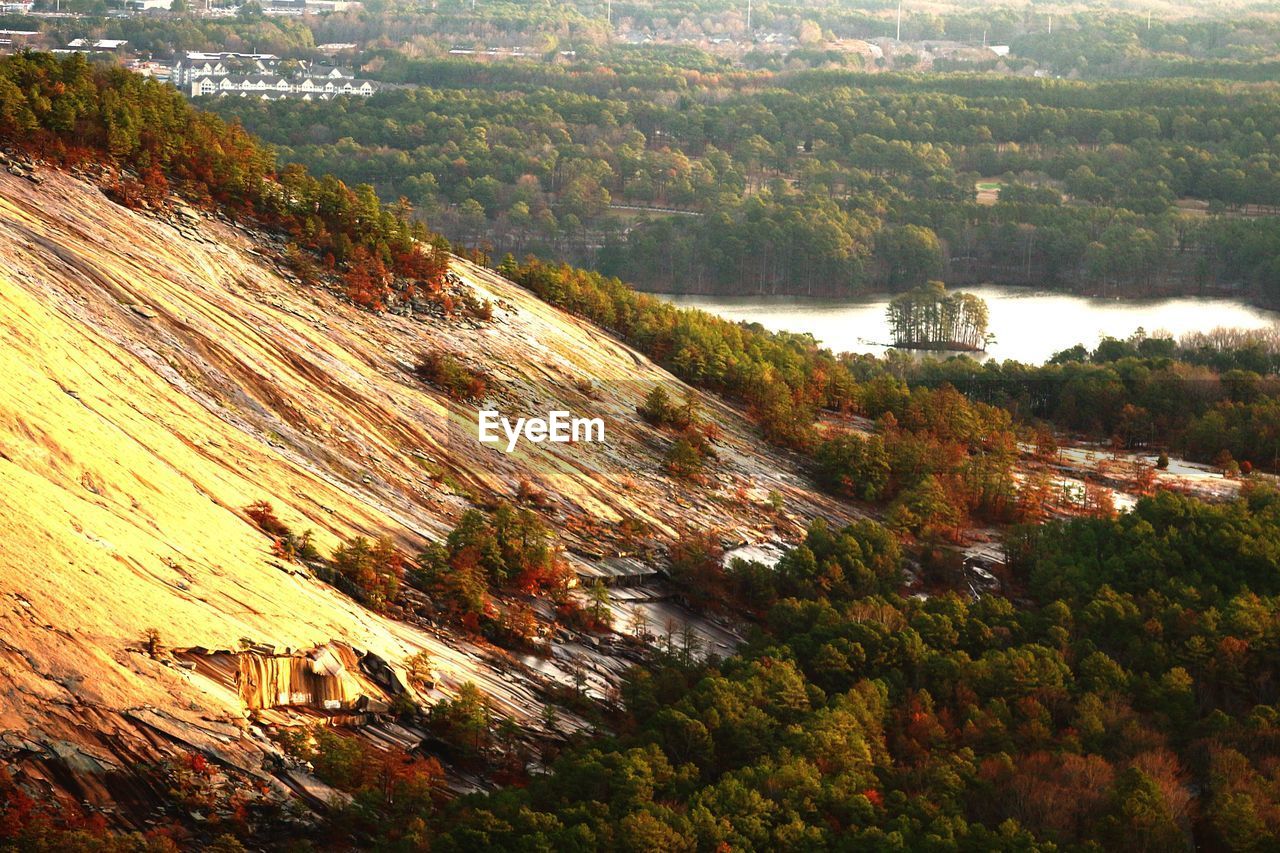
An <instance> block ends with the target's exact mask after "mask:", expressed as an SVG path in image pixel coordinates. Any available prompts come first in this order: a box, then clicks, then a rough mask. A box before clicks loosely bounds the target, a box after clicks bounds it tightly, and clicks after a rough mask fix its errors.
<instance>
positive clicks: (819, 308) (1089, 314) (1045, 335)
mask: <svg viewBox="0 0 1280 853" xmlns="http://www.w3.org/2000/svg"><path fill="white" fill-rule="evenodd" d="M960 289H963V290H964V291H966V292H968V293H973V294H976V295H978V296H980V297H982V298H983V299H985V300H986V302H987V307H988V309H989V311H990V323H989V325H988V331H990V332H993V333H994V334H995V336H996V342H995V343H994V344H992V345H991V347H990V348H989V349H988V351H987V354H986V355H987V357H988V358H995V359H1000V360H1004V359H1015V360H1017V361H1023V362H1028V363H1037V364H1038V363H1040V362H1043V361H1046V360H1047V359H1049V358H1050V357H1052V356H1053V354H1054V353H1056V352H1059V351H1061V350H1064V349H1067V348H1068V347H1071V346H1074V345H1075V344H1078V343H1079V344H1084V345H1085V346H1087V347H1089V348H1093V347H1094V346H1095V345H1096V344H1097V343H1098V341H1099V339H1101V338H1102V337H1104V336H1107V335H1110V336H1112V337H1116V338H1126V337H1128V336H1129V335H1131V334H1133V332H1134V331H1136V330H1137V329H1139V328H1142V329H1145V330H1146V331H1147V333H1148V334H1150V333H1152V332H1155V331H1165V332H1170V333H1172V334H1173V336H1174V337H1179V336H1181V335H1183V334H1185V333H1187V332H1194V331H1209V330H1211V329H1215V328H1218V327H1228V328H1238V329H1258V328H1264V327H1270V326H1274V325H1276V324H1277V323H1280V313H1277V312H1274V311H1264V310H1263V309H1261V308H1254V307H1253V306H1251V305H1247V304H1245V303H1243V302H1238V301H1235V300H1232V299H1216V298H1215V299H1197V298H1191V297H1187V298H1178V299H1150V300H1148V299H1141V300H1132V299H1130V300H1113V299H1092V298H1088V297H1083V296H1072V295H1070V294H1063V293H1048V292H1042V291H1035V290H1028V289H1025V288H1009V287H966V288H960ZM667 298H669V299H670V300H671V301H672V302H674V303H675V304H677V305H681V306H685V307H690V308H702V309H703V310H706V311H710V312H712V313H715V314H719V315H720V316H722V317H725V318H726V319H729V320H735V321H736V320H746V321H748V322H754V323H760V324H761V325H762V326H764V327H765V328H766V329H771V330H774V331H789V332H809V333H810V334H812V335H813V336H814V337H815V338H817V339H818V341H819V342H820V343H822V344H823V345H824V346H827V347H830V348H831V349H833V350H835V351H836V352H869V353H874V354H876V355H882V354H883V353H884V352H885V351H886V350H887V349H888V348H889V347H888V346H887V341H888V340H889V326H888V323H887V322H885V308H886V306H887V305H888V304H889V299H890V297H889V296H867V297H859V298H856V299H841V300H834V299H810V298H805V297H797V296H669V297H667Z"/></svg>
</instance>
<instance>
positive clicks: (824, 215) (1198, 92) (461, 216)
mask: <svg viewBox="0 0 1280 853" xmlns="http://www.w3.org/2000/svg"><path fill="white" fill-rule="evenodd" d="M670 61H672V62H676V61H678V60H677V59H676V58H670ZM378 65H379V68H380V70H377V71H375V72H373V73H376V74H381V75H384V76H388V77H389V78H390V79H396V80H402V81H408V82H415V83H420V84H424V85H425V86H429V87H431V88H418V89H410V90H401V91H395V92H388V93H384V94H382V95H379V96H378V97H375V98H373V99H372V100H371V101H369V102H367V103H360V104H345V105H334V104H327V103H326V104H305V103H300V102H296V101H293V102H277V103H262V102H257V101H244V100H237V99H232V100H222V101H214V102H211V104H210V106H211V108H213V109H216V110H218V111H219V112H221V113H222V114H224V115H227V116H234V117H236V118H238V119H240V120H241V121H243V122H244V123H245V124H246V125H247V126H248V127H250V128H252V129H254V130H255V131H256V132H259V133H262V134H264V135H265V136H266V137H267V138H268V139H269V140H270V141H271V142H274V143H277V144H279V145H281V146H283V153H284V156H285V157H286V158H287V159H293V160H297V161H299V162H303V163H305V164H307V165H308V166H309V167H311V168H312V169H313V170H316V171H318V172H333V173H335V174H338V175H340V176H342V177H343V178H345V179H347V180H350V181H353V182H369V183H373V184H374V185H375V186H376V187H377V188H378V191H379V192H380V193H381V195H382V196H383V197H384V198H387V199H395V198H398V197H400V196H402V195H403V196H405V197H407V198H408V199H409V200H410V201H411V202H412V203H413V204H414V205H415V206H416V207H417V208H418V209H419V210H420V211H422V212H423V213H424V214H425V215H427V216H428V217H430V218H431V220H432V221H433V223H435V224H436V225H437V227H439V228H440V229H441V230H442V231H443V232H444V233H446V234H447V235H448V236H449V237H450V238H451V239H455V240H458V241H461V242H464V243H467V244H469V245H477V246H478V245H486V246H491V247H492V249H493V251H494V252H496V253H498V254H499V255H500V254H502V253H505V252H508V251H510V252H513V253H515V254H517V255H523V254H524V253H526V252H535V253H537V254H539V255H541V256H543V257H548V258H561V259H566V260H571V261H574V262H577V263H582V264H587V265H591V266H594V267H596V268H598V269H601V270H602V271H605V272H607V273H610V274H615V275H619V276H620V277H623V278H625V279H627V280H629V281H633V282H635V283H636V284H637V285H639V286H641V287H645V288H648V289H661V290H668V291H695V292H696V291H703V292H713V291H721V292H735V293H744V292H755V293H771V292H790V293H826V294H847V293H851V292H857V291H860V290H867V289H876V288H886V287H887V288H891V289H908V288H911V287H914V286H918V285H919V284H922V283H923V282H924V281H925V280H926V279H928V278H933V277H940V278H943V279H945V280H947V281H948V282H949V283H955V282H975V281H996V282H1003V283H1035V284H1040V285H1045V284H1047V285H1049V286H1057V287H1073V288H1087V289H1090V290H1093V291H1105V292H1108V293H1116V292H1119V293H1147V292H1154V291H1159V290H1175V289H1176V290H1182V291H1192V292H1195V291H1199V290H1201V289H1203V288H1213V287H1218V288H1223V287H1229V288H1236V289H1240V290H1244V291H1247V292H1249V293H1251V294H1253V295H1255V296H1256V297H1257V298H1260V299H1264V300H1272V301H1274V300H1275V299H1276V297H1277V294H1276V292H1275V289H1274V282H1275V281H1276V280H1277V277H1276V275H1275V274H1274V273H1275V269H1274V265H1275V260H1274V259H1275V257H1276V256H1277V254H1280V253H1278V252H1277V251H1276V250H1277V247H1280V224H1278V223H1280V219H1278V218H1276V217H1272V216H1270V215H1269V214H1270V213H1272V212H1274V211H1275V210H1276V209H1277V208H1278V207H1280V157H1277V153H1276V150H1275V146H1276V139H1278V138H1280V95H1278V94H1277V90H1276V88H1275V86H1274V85H1270V84H1267V85H1253V86H1244V85H1240V84H1229V83H1223V82H1211V81H1200V80H1176V81H1144V82H1128V81H1125V82H1103V83H1090V84H1086V83H1077V82H1067V81H1061V80H1039V79H1022V78H1011V77H994V76H977V75H943V76H929V77H919V76H910V75H895V74H883V73H880V74H869V73H862V72H854V71H844V70H808V71H805V70H801V71H788V72H784V73H771V72H758V73H751V72H744V71H732V70H728V69H724V68H714V67H708V68H705V69H702V70H699V69H688V68H683V67H681V66H679V65H667V64H664V62H663V60H661V59H653V58H650V59H647V60H640V59H637V58H626V57H622V58H620V59H619V62H618V63H617V64H616V65H614V66H613V67H610V68H608V69H602V68H600V67H598V66H595V65H592V64H590V63H583V64H580V65H572V66H567V67H566V66H559V65H554V64H546V63H535V62H518V61H505V62H488V63H476V62H473V61H465V60H455V59H431V60H408V59H405V58H404V57H403V56H400V57H392V58H390V59H387V60H386V61H385V62H382V61H381V60H380V63H379V64H378ZM979 178H986V179H988V180H991V181H994V182H996V183H997V184H1000V185H1002V188H1001V189H1000V191H999V197H998V200H995V199H992V200H990V201H995V203H979V201H978V199H977V198H976V196H975V183H976V182H977V181H978V179H979ZM1186 207H1192V208H1196V210H1195V211H1194V214H1195V215H1192V213H1188V212H1187V211H1186V210H1185V209H1184V208H1186ZM1206 214H1207V215H1206ZM1246 217H1248V218H1246Z"/></svg>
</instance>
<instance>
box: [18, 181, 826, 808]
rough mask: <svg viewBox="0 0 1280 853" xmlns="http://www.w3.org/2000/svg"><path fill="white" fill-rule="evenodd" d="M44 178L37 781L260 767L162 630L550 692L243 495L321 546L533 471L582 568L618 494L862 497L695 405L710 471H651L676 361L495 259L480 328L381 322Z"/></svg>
mask: <svg viewBox="0 0 1280 853" xmlns="http://www.w3.org/2000/svg"><path fill="white" fill-rule="evenodd" d="M43 178H44V180H43V182H42V183H41V184H39V185H36V184H34V183H32V182H30V181H28V180H23V179H21V178H18V177H14V176H11V175H8V174H3V173H0V731H3V734H0V749H2V750H4V752H5V755H4V758H5V760H7V761H12V762H16V763H25V764H26V766H27V767H28V770H29V771H30V772H32V773H35V774H37V775H38V774H39V773H40V772H41V771H40V768H42V767H52V766H53V765H55V764H59V763H60V764H63V765H68V764H69V765H71V766H73V767H75V768H77V769H78V770H80V771H83V773H82V775H81V776H80V777H79V778H80V779H81V780H82V781H81V782H80V784H82V785H84V786H85V790H83V791H80V792H78V793H79V794H81V795H83V796H84V797H85V798H88V799H93V798H94V794H95V792H94V791H93V790H91V788H92V784H93V782H92V780H95V779H108V780H109V779H111V778H113V775H115V774H125V771H127V769H128V765H129V763H130V762H131V761H134V760H141V759H145V758H148V757H151V756H154V755H155V754H156V753H157V751H160V752H162V751H163V750H164V748H165V747H166V745H168V744H181V745H183V746H184V747H186V748H193V749H198V750H201V751H203V752H205V753H206V754H208V755H210V756H212V757H214V758H216V759H217V760H219V761H220V762H223V764H224V765H225V766H227V767H239V768H241V769H242V770H243V771H244V772H247V773H259V772H261V771H260V768H261V767H262V757H263V754H264V752H265V751H269V750H270V746H269V745H268V744H266V743H265V742H264V741H263V740H262V739H261V738H260V737H258V736H257V733H256V730H255V727H254V726H253V725H251V723H250V716H249V714H248V711H247V708H246V703H245V700H244V697H243V695H242V693H237V691H236V690H235V689H230V688H229V687H228V683H227V681H226V680H225V679H223V680H221V681H220V680H219V679H218V678H216V677H213V676H211V675H210V672H209V671H208V668H207V667H195V668H191V667H190V666H189V665H188V666H183V665H180V663H181V662H180V661H174V660H165V659H162V658H161V659H157V656H155V655H152V654H147V653H145V652H146V650H145V649H144V635H145V633H146V632H147V631H148V629H154V631H155V632H156V635H158V637H159V638H160V642H161V643H163V644H164V645H165V646H168V647H171V648H176V649H188V648H203V649H211V650H212V649H224V650H234V649H239V648H244V647H246V646H247V645H249V644H265V647H267V648H275V649H278V650H285V649H295V650H296V649H311V648H317V647H323V646H325V645H326V644H331V643H333V644H338V645H337V648H340V649H356V650H358V651H359V652H360V653H373V654H374V655H376V656H377V658H380V659H382V660H385V661H388V662H390V663H391V664H392V665H393V666H394V665H398V664H399V663H400V662H402V661H403V660H404V659H405V658H406V657H408V656H409V655H411V654H413V653H414V652H416V651H417V650H419V649H424V648H425V649H428V650H430V652H431V653H432V655H433V656H434V657H435V659H436V660H437V661H438V668H439V670H440V675H441V678H440V683H439V686H440V688H441V689H442V690H443V691H444V692H446V693H447V692H449V691H451V690H452V689H454V688H456V686H457V685H458V684H461V683H462V682H464V681H467V680H471V681H475V682H476V683H477V684H478V685H479V686H480V687H481V688H482V689H484V690H486V691H487V692H489V693H491V694H492V695H493V696H495V699H496V701H497V703H498V709H499V711H500V712H502V713H504V714H509V715H513V716H516V717H531V716H534V715H535V714H536V711H537V709H538V707H539V705H538V704H537V703H536V702H535V701H533V699H532V694H531V693H530V691H529V689H527V688H526V687H522V685H520V684H519V683H517V682H513V679H512V678H511V676H510V674H509V673H508V672H504V671H501V670H504V669H505V668H504V667H503V666H501V665H500V664H498V663H495V662H494V660H493V659H492V658H491V657H485V656H480V655H476V654H474V653H473V652H474V649H472V648H471V647H470V645H469V644H468V643H467V642H466V641H464V640H463V639H461V638H459V637H454V636H452V635H450V634H449V633H447V632H432V633H428V632H426V631H424V630H421V629H418V628H413V627H410V626H408V625H406V624H403V623H399V622H396V621H393V620H389V619H386V618H382V617H380V616H377V615H375V614H371V613H370V612H368V611H366V610H364V609H362V608H361V607H359V606H358V605H357V604H355V603H354V602H353V601H351V600H350V599H348V598H346V597H345V596H343V595H342V594H340V593H338V592H337V591H335V590H334V589H333V588H331V587H329V586H327V585H326V584H324V583H322V582H320V581H318V580H316V579H314V578H312V577H310V576H309V574H308V573H307V572H306V571H304V570H302V569H300V567H298V566H295V565H293V564H289V563H285V562H282V561H281V560H279V559H278V558H276V557H274V556H273V555H272V554H271V550H270V547H269V545H270V543H269V541H268V540H267V539H266V538H265V537H264V536H263V535H262V534H261V533H260V532H258V531H257V530H256V529H255V528H254V527H253V526H252V525H251V524H250V523H249V522H248V520H247V519H246V518H245V516H244V513H243V508H244V507H245V506H247V505H248V504H250V503H252V502H254V501H258V500H264V499H265V500H269V501H271V502H272V503H273V504H274V505H275V507H276V509H277V512H278V513H279V514H280V516H281V517H282V518H283V519H284V520H285V521H286V522H287V523H289V524H290V525H291V526H293V527H294V528H295V529H297V530H303V529H307V528H311V529H314V530H315V532H316V535H317V539H318V543H319V544H320V546H321V549H322V550H324V551H326V552H327V551H328V550H329V549H330V548H332V547H333V546H334V545H335V544H337V542H338V541H340V540H341V539H342V538H345V537H348V536H351V535H354V534H358V533H359V534H365V535H381V534H389V535H392V536H394V537H396V538H397V539H399V540H400V541H401V542H402V544H403V545H404V547H405V548H406V549H412V548H414V547H416V546H417V545H421V544H422V543H423V542H425V541H427V540H430V539H436V538H439V537H440V536H441V535H442V534H443V533H444V532H445V531H446V530H447V529H448V528H449V527H450V525H451V524H452V522H453V521H455V520H456V518H457V517H458V515H459V514H460V513H461V512H462V511H463V510H464V509H465V508H466V507H468V506H470V505H472V502H481V503H483V502H491V501H493V500H496V499H499V498H502V497H504V496H510V495H512V494H513V493H514V491H515V489H516V487H517V484H518V482H519V480H520V479H521V478H527V479H529V480H530V481H531V482H532V483H533V484H534V485H535V486H536V487H537V488H540V489H541V490H543V491H544V492H546V493H547V494H548V495H549V496H550V497H551V504H550V506H549V508H548V509H547V510H546V513H547V515H548V516H549V518H550V519H551V521H552V523H553V524H554V525H555V526H556V527H557V528H558V529H560V530H561V531H563V536H564V539H565V542H566V544H567V546H568V548H569V551H570V554H571V557H572V559H573V561H574V565H575V568H576V569H577V570H578V571H579V573H580V574H582V575H591V574H595V573H602V574H610V573H615V572H617V571H619V569H617V566H618V565H620V564H621V565H626V564H627V563H626V560H622V562H621V563H619V559H620V546H615V545H613V544H611V542H612V540H611V538H610V531H612V530H613V529H614V525H615V523H616V522H618V521H619V520H620V519H622V518H623V517H626V516H630V517H633V518H635V519H639V520H641V521H643V522H645V523H646V524H647V525H648V526H649V529H650V530H652V531H653V535H654V539H655V541H657V542H659V543H660V542H661V541H664V540H669V538H670V537H672V536H673V535H675V534H677V533H679V532H680V531H683V530H688V529H704V528H709V527H718V528H722V529H724V530H725V531H726V536H727V537H729V538H737V539H741V540H759V539H761V538H764V537H767V536H771V535H775V533H776V530H775V527H776V526H777V525H779V524H780V525H782V526H783V527H784V528H785V527H786V525H787V524H788V522H787V521H785V520H784V521H781V522H778V521H774V520H772V519H770V518H769V516H768V514H767V513H766V512H764V511H763V510H762V508H761V506H760V504H761V503H762V502H763V500H764V495H766V494H767V493H768V492H769V491H773V490H776V491H779V492H781V493H782V494H783V495H784V496H785V499H786V502H787V506H788V510H789V512H790V513H793V514H794V517H806V516H811V515H815V514H825V515H828V516H835V517H840V516H843V515H846V514H847V513H848V509H847V508H844V507H841V506H837V505H833V504H830V503H827V502H826V501H825V500H824V499H823V498H821V497H819V496H816V495H815V494H813V493H812V492H811V491H810V489H809V487H808V486H807V485H806V483H805V481H804V479H803V478H802V476H801V475H800V474H799V472H798V471H797V470H796V468H795V464H794V461H793V460H790V459H788V458H786V457H784V456H782V455H780V454H776V453H774V452H772V451H769V450H767V449H765V448H764V447H763V445H762V443H761V442H759V440H758V439H757V438H755V437H754V433H753V431H752V429H751V427H750V425H749V424H748V423H747V422H746V421H745V420H744V419H743V418H742V417H741V415H740V414H739V413H737V412H735V411H733V410H731V409H729V408H727V407H725V406H724V405H722V404H720V403H717V402H716V401H714V400H711V399H703V401H702V405H703V406H704V407H705V409H706V411H708V412H709V413H710V414H711V415H712V416H713V417H714V418H715V419H716V420H717V421H718V422H719V423H720V424H721V426H722V428H723V438H722V439H721V441H720V443H719V453H720V457H721V458H720V460H719V462H718V463H717V466H716V474H715V480H714V482H712V483H711V484H709V485H707V486H705V487H699V488H690V487H688V486H685V485H682V484H678V483H676V482H674V481H672V480H670V479H669V478H667V477H666V476H665V475H664V474H663V473H662V472H661V467H660V464H659V460H660V457H661V453H662V450H663V447H664V445H665V442H666V441H668V439H667V438H666V437H664V436H663V435H662V434H660V433H659V432H657V431H655V430H653V429H652V428H650V427H649V426H647V425H646V424H644V423H643V422H642V421H640V420H639V419H638V418H637V417H636V416H635V413H634V408H635V405H636V404H637V402H639V400H640V399H641V398H642V396H643V394H644V393H645V392H646V391H647V390H648V389H649V388H650V387H652V385H653V383H655V382H668V383H671V384H672V385H673V386H676V385H677V383H676V382H675V380H673V379H672V378H671V377H670V376H669V375H667V374H666V373H664V372H663V371H662V370H660V369H659V368H657V367H656V366H655V365H653V364H652V363H650V362H649V361H648V360H647V359H645V358H644V357H642V356H640V355H639V354H637V353H636V352H634V351H632V350H631V349H629V348H628V347H626V346H624V345H623V344H621V343H619V342H618V341H617V340H615V339H613V338H612V337H610V336H609V335H607V334H606V333H604V332H602V331H601V330H599V329H597V328H595V327H592V326H590V325H589V324H586V323H583V322H580V321H578V320H576V319H574V318H572V317H569V316H567V315H565V314H564V313H562V312H560V311H558V310H556V309H554V308H551V307H549V306H547V305H546V304H544V303H541V302H539V301H538V300H536V299H535V298H533V297H532V296H531V295H530V294H528V293H527V292H525V291H523V290H522V289H520V288H518V287H516V286H514V285H512V284H511V283H509V282H507V281H505V280H502V279H501V278H499V277H497V276H495V275H493V274H491V273H489V272H487V271H485V270H482V269H479V268H476V267H474V266H471V265H469V264H466V263H463V262H461V261H459V262H457V263H456V264H455V270H456V271H457V272H458V273H459V274H460V275H461V276H462V278H463V279H464V280H465V281H467V282H468V283H469V284H471V285H472V286H473V287H474V288H475V289H476V291H477V293H479V294H480V295H481V296H485V297H487V298H489V299H491V300H493V302H494V303H495V304H496V305H497V306H498V307H497V308H496V310H495V316H494V319H493V320H492V321H490V322H479V321H472V320H460V319H458V318H444V317H439V318H433V317H426V318H423V317H419V318H408V317H400V316H393V315H381V316H377V315H373V314H370V313H368V312H363V311H359V310H357V309H355V308H353V307H351V306H350V305H348V304H347V303H345V301H343V300H341V299H339V298H337V297H336V296H334V295H331V294H329V293H327V292H325V291H322V290H317V289H305V288H302V287H300V286H299V285H297V284H296V283H294V282H291V281H289V280H288V279H287V278H286V277H285V276H283V275H282V274H281V273H280V272H278V271H277V270H276V269H275V268H274V266H273V265H272V264H271V263H270V262H269V261H267V260H266V258H265V254H269V252H264V246H263V245H262V244H261V243H259V242H255V237H254V235H252V234H250V233H248V232H245V231H243V230H241V229H238V228H236V227H234V226H232V225H230V224H228V223H226V222H223V221H221V220H218V219H215V218H202V219H201V220H199V221H198V222H194V223H187V224H180V225H175V224H173V223H171V222H169V221H167V220H165V219H163V218H153V217H149V216H143V215H139V214H136V213H133V212H130V211H127V210H125V209H123V208H121V207H118V206H116V205H114V204H112V203H110V202H109V201H107V200H106V199H105V198H104V197H103V196H102V195H101V194H100V193H99V192H98V191H97V190H96V189H95V188H94V187H92V186H91V185H89V184H87V183H83V182H81V181H79V180H77V179H75V178H73V177H71V176H69V175H66V174H61V173H55V172H44V173H43ZM175 221H176V220H175ZM431 348H435V349H445V350H448V351H451V352H454V353H457V354H458V355H459V356H460V357H462V358H464V359H465V360H467V361H470V362H472V363H474V364H476V365H478V366H481V367H483V368H484V369H486V370H487V371H489V372H490V373H491V375H492V376H493V379H494V385H495V389H496V390H495V400H494V403H495V404H496V406H497V407H498V408H502V409H504V410H510V411H512V412H513V413H514V414H528V413H538V412H545V411H547V410H549V409H551V408H564V409H569V410H572V411H575V412H577V413H581V414H583V415H587V416H595V415H601V416H604V417H606V419H607V424H608V432H607V440H606V442H605V443H604V444H599V445H597V444H591V445H588V444H578V445H554V446H553V445H545V444H544V445H539V446H536V447H535V446H531V445H527V444H526V445H524V446H522V448H521V449H519V450H517V452H516V453H514V454H511V455H506V454H504V453H502V452H500V451H498V450H495V449H491V448H486V447H481V446H480V445H478V444H477V443H476V442H475V441H474V439H473V436H474V430H475V420H476V411H475V407H474V406H471V407H466V406H461V405H458V404H455V403H452V402H450V401H448V400H446V399H445V398H443V397H442V396H441V395H439V394H438V393H436V392H434V391H433V390H432V389H430V388H428V387H426V386H424V385H423V384H422V383H421V382H420V381H419V380H418V379H417V378H416V377H415V376H414V375H413V373H412V370H411V368H412V365H413V363H414V361H415V359H416V358H417V356H418V354H419V353H420V352H421V351H422V350H424V349H431ZM791 523H793V522H791ZM642 556H643V555H642ZM645 562H649V563H652V557H643V559H635V560H633V561H632V564H633V565H637V566H640V565H643V564H644V563H645ZM47 775H48V777H49V779H50V780H51V781H50V784H51V785H53V784H55V783H56V781H57V779H56V777H57V776H58V774H57V773H56V772H54V771H53V770H48V772H47ZM125 775H127V774H125ZM83 780H90V781H87V782H86V781H83ZM98 793H99V794H100V795H101V798H102V799H107V798H108V797H109V793H110V792H105V791H103V792H98ZM114 795H115V796H117V797H118V796H120V794H119V792H118V791H116V792H115V794H114Z"/></svg>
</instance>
